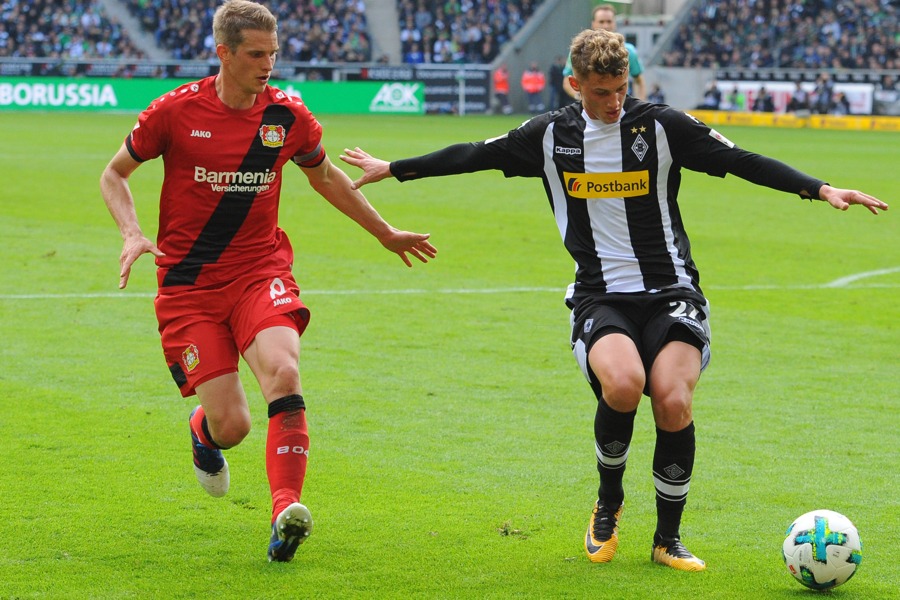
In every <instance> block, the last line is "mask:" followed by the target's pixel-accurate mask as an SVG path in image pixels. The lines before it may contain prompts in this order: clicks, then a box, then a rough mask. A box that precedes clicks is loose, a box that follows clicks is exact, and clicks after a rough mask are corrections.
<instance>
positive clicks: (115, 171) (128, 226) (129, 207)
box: [100, 143, 165, 289]
mask: <svg viewBox="0 0 900 600" xmlns="http://www.w3.org/2000/svg"><path fill="white" fill-rule="evenodd" d="M140 164H141V163H139V162H137V161H136V160H134V159H133V158H132V157H131V154H129V152H128V149H127V148H126V147H125V144H124V143H123V144H122V147H121V148H119V151H118V152H116V155H115V156H113V158H112V160H111V161H109V164H108V165H107V166H106V169H104V171H103V174H102V175H101V176H100V192H101V194H102V195H103V201H104V202H105V203H106V208H107V209H109V214H110V215H112V218H113V220H114V221H115V222H116V225H117V226H118V227H119V233H121V234H122V240H123V243H122V254H121V255H120V256H119V265H120V267H121V269H120V271H119V289H124V288H125V286H126V285H128V277H129V275H131V265H133V264H134V262H135V261H136V260H137V259H138V258H140V256H141V255H142V254H146V253H148V252H149V253H150V254H153V255H154V256H165V254H163V252H162V251H161V250H160V249H159V248H157V246H156V244H155V243H154V242H153V241H152V240H150V239H149V238H147V237H146V236H145V235H144V233H143V232H142V231H141V226H140V224H139V223H138V218H137V211H136V210H135V208H134V197H133V196H132V195H131V188H129V187H128V178H129V177H130V176H131V174H132V173H133V172H134V170H135V169H137V168H138V167H139V166H140Z"/></svg>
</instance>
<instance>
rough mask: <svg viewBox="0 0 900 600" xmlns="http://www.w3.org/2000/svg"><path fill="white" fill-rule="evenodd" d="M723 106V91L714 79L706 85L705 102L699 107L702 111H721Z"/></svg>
mask: <svg viewBox="0 0 900 600" xmlns="http://www.w3.org/2000/svg"><path fill="white" fill-rule="evenodd" d="M721 104H722V91H721V90H720V89H719V84H718V82H717V81H716V80H715V79H713V80H712V81H710V82H709V83H708V84H707V85H706V91H704V92H703V100H702V101H701V102H700V104H698V105H697V108H698V109H700V110H719V108H721Z"/></svg>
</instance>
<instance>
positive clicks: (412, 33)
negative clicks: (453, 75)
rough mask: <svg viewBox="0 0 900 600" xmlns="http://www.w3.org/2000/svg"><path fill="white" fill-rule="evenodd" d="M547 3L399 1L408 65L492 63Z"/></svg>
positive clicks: (534, 0)
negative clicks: (505, 44)
mask: <svg viewBox="0 0 900 600" xmlns="http://www.w3.org/2000/svg"><path fill="white" fill-rule="evenodd" d="M540 2H541V0H398V2H397V9H398V13H399V21H400V22H399V25H400V44H401V54H402V56H403V62H405V63H489V62H491V61H492V60H494V58H496V57H497V55H498V54H499V52H500V47H501V46H502V45H503V44H504V43H506V42H508V41H509V40H510V39H512V37H513V36H514V35H515V34H516V33H517V32H518V31H519V30H520V29H521V28H522V26H523V25H524V24H525V22H526V21H527V20H528V18H529V17H531V15H532V14H533V13H534V9H535V8H536V6H537V5H538V4H540Z"/></svg>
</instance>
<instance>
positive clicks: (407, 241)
mask: <svg viewBox="0 0 900 600" xmlns="http://www.w3.org/2000/svg"><path fill="white" fill-rule="evenodd" d="M382 162H383V161H382ZM301 169H303V172H304V173H306V176H307V178H309V183H310V185H312V187H313V189H314V190H316V191H317V192H318V193H319V194H320V195H321V196H322V197H323V198H325V199H326V200H328V202H330V203H331V204H332V206H334V207H335V208H337V209H338V210H339V211H341V212H342V213H344V214H345V215H347V216H348V217H350V218H351V219H353V220H354V221H356V222H357V223H359V225H360V226H361V227H362V228H363V229H365V230H366V231H368V232H369V233H371V234H372V235H373V236H374V237H375V238H376V239H377V240H378V241H379V242H381V245H382V246H384V247H385V248H387V249H388V250H390V251H391V252H394V253H395V254H397V255H398V256H399V257H400V258H401V259H402V260H403V262H404V263H406V266H407V267H411V266H412V262H411V261H410V260H409V257H408V256H407V254H411V255H413V256H415V257H416V258H417V259H419V260H420V261H422V262H423V263H424V262H428V259H429V258H434V257H435V255H436V254H437V249H435V247H434V246H432V245H431V242H429V241H428V238H429V237H430V234H428V233H413V232H410V231H401V230H399V229H396V228H395V227H392V226H391V225H390V224H388V223H387V222H386V221H385V220H384V219H382V218H381V215H379V214H378V211H376V210H375V208H374V207H373V206H372V205H371V204H369V201H368V200H366V197H365V196H363V194H362V192H360V191H359V190H358V189H357V188H358V187H359V186H355V187H354V185H353V184H352V183H351V181H350V178H349V177H348V176H347V174H346V173H344V172H343V171H341V170H340V169H339V168H337V167H336V166H335V165H334V163H332V162H331V160H330V159H329V158H328V157H327V156H326V157H325V160H323V161H322V162H321V163H320V164H319V165H318V166H316V167H312V168H309V167H301ZM382 178H383V177H382ZM376 181H377V180H376Z"/></svg>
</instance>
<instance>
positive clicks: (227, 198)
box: [161, 104, 296, 287]
mask: <svg viewBox="0 0 900 600" xmlns="http://www.w3.org/2000/svg"><path fill="white" fill-rule="evenodd" d="M294 121H296V117H294V114H293V113H292V112H291V111H290V109H289V108H288V107H287V106H284V105H280V104H272V105H271V106H268V107H266V109H265V110H264V111H263V114H262V119H261V120H260V126H262V124H263V123H265V124H266V125H281V126H283V127H284V135H285V136H286V135H287V134H288V132H289V131H290V129H291V126H292V125H293V124H294ZM281 150H282V148H281V147H280V146H275V147H268V146H265V145H264V144H263V141H262V137H261V136H259V135H254V136H253V142H252V143H251V144H250V149H249V150H247V154H246V155H245V156H244V159H243V161H242V162H241V166H240V167H239V168H238V171H239V172H241V173H261V172H265V171H266V170H267V169H272V168H273V167H274V166H275V162H276V161H277V160H278V155H279V154H280V153H281ZM256 195H257V193H256V192H225V193H224V194H222V198H221V199H220V200H219V204H218V205H217V206H216V209H215V210H214V211H213V214H212V216H211V217H210V218H209V221H207V222H206V225H204V227H203V230H202V231H201V232H200V235H198V236H197V239H196V240H195V241H194V245H193V246H192V247H191V250H190V252H188V253H187V255H186V256H185V257H184V258H183V259H181V262H179V263H178V264H176V265H173V266H172V267H171V268H170V269H169V271H168V272H167V273H166V276H165V277H164V278H163V282H162V286H161V287H168V286H175V285H193V284H194V282H195V281H196V280H197V277H198V276H199V275H200V271H201V270H202V269H203V266H204V265H208V264H212V263H215V262H216V261H218V260H219V257H221V256H222V253H223V252H225V250H226V249H227V248H228V245H229V244H231V240H233V239H234V236H235V235H236V234H237V232H238V230H240V228H241V225H243V224H244V221H245V220H246V219H247V215H248V214H250V208H251V207H252V206H253V201H254V200H255V199H256Z"/></svg>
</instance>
